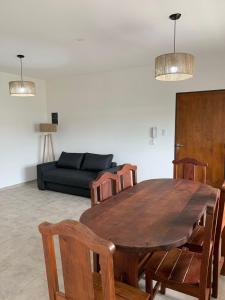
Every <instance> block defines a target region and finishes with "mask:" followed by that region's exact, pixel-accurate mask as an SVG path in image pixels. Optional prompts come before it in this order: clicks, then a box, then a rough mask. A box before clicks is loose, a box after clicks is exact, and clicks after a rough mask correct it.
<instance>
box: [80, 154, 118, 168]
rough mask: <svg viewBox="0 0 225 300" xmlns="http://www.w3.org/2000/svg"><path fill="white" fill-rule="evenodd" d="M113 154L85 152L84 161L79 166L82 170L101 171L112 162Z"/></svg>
mask: <svg viewBox="0 0 225 300" xmlns="http://www.w3.org/2000/svg"><path fill="white" fill-rule="evenodd" d="M112 159H113V155H112V154H106V155H103V154H93V153H86V154H85V156H84V161H83V164H82V166H81V169H82V170H91V171H102V170H105V169H108V168H110V166H111V163H112Z"/></svg>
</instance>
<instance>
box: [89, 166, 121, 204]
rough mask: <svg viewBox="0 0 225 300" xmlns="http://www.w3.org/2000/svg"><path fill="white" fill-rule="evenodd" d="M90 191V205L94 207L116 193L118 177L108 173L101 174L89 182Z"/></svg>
mask: <svg viewBox="0 0 225 300" xmlns="http://www.w3.org/2000/svg"><path fill="white" fill-rule="evenodd" d="M90 189H91V205H92V206H95V205H96V204H99V203H100V202H102V201H105V200H106V199H109V198H110V197H112V196H113V195H115V194H117V193H118V191H119V184H118V177H117V176H116V175H115V174H112V173H109V172H105V173H102V174H100V175H99V176H98V177H97V178H96V180H93V181H91V182H90Z"/></svg>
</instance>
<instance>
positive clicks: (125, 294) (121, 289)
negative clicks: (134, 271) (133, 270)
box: [93, 273, 149, 300]
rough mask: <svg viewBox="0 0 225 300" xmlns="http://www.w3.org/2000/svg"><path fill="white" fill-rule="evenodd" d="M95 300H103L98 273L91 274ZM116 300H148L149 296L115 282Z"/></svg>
mask: <svg viewBox="0 0 225 300" xmlns="http://www.w3.org/2000/svg"><path fill="white" fill-rule="evenodd" d="M93 286H94V293H95V300H103V295H102V282H101V275H100V274H99V273H93ZM115 290H116V300H124V299H126V300H148V299H149V294H147V293H145V292H143V291H141V290H139V289H137V288H134V287H132V286H130V285H127V284H125V283H122V282H119V281H115Z"/></svg>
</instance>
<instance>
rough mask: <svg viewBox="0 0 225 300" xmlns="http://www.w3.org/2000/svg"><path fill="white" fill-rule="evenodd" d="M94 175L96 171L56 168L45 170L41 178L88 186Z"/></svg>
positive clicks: (70, 184)
mask: <svg viewBox="0 0 225 300" xmlns="http://www.w3.org/2000/svg"><path fill="white" fill-rule="evenodd" d="M96 177H97V173H96V172H90V171H81V170H74V169H63V168H57V169H55V170H51V171H48V172H46V173H45V174H44V175H43V180H44V181H46V182H52V183H57V184H63V185H68V186H75V187H82V188H89V183H90V181H92V180H94V179H95V178H96Z"/></svg>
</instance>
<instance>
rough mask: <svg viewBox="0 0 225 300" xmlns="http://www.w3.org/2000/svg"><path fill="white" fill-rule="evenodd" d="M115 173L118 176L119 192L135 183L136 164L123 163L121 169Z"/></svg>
mask: <svg viewBox="0 0 225 300" xmlns="http://www.w3.org/2000/svg"><path fill="white" fill-rule="evenodd" d="M116 175H117V176H118V178H119V191H120V192H121V191H123V190H125V189H127V188H130V187H132V186H133V185H135V184H137V166H133V165H130V164H124V165H122V167H121V169H120V170H119V171H117V172H116Z"/></svg>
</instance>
